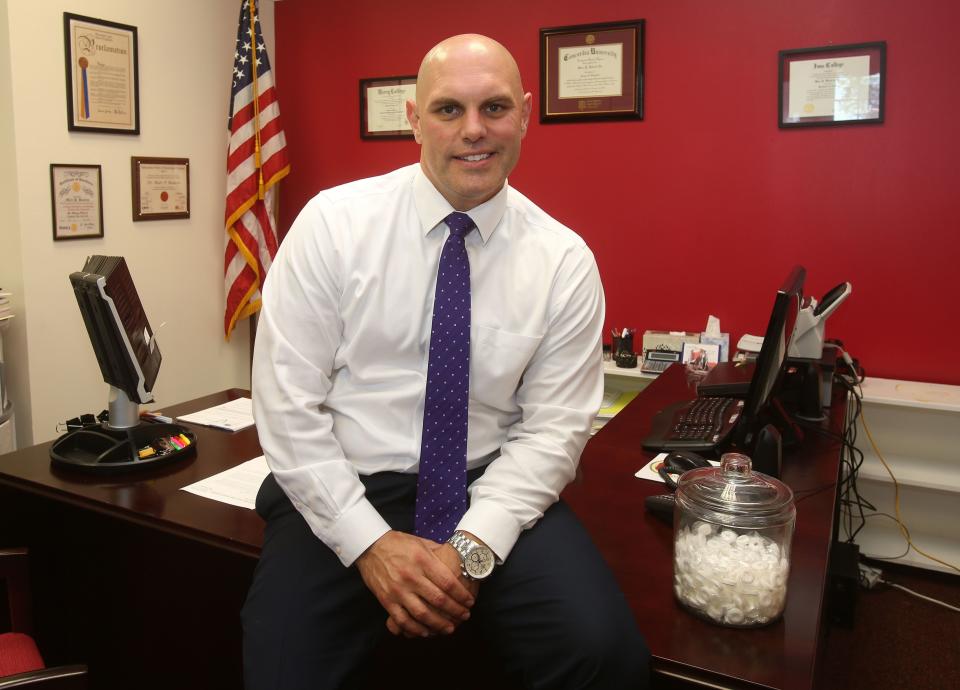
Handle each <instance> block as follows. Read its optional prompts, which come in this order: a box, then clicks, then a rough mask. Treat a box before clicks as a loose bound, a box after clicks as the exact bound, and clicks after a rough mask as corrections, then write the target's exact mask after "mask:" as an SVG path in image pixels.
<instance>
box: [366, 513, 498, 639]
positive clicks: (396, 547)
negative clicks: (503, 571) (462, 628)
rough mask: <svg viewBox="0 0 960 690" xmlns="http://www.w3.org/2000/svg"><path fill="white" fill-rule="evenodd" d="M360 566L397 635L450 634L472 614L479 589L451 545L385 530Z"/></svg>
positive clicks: (390, 627)
mask: <svg viewBox="0 0 960 690" xmlns="http://www.w3.org/2000/svg"><path fill="white" fill-rule="evenodd" d="M356 565H357V569H358V570H359V571H360V575H361V576H362V577H363V581H364V582H365V583H366V585H367V587H368V588H369V589H370V591H371V592H373V594H374V595H375V596H376V597H377V600H378V601H379V602H380V605H381V606H383V608H384V609H385V610H386V611H387V614H388V618H387V629H388V630H389V631H390V632H391V633H393V634H394V635H404V636H406V637H430V636H432V635H437V634H444V635H449V634H450V633H452V632H453V631H454V630H455V629H456V628H457V626H458V625H460V624H461V623H462V622H463V621H465V620H467V619H468V618H469V617H470V608H471V607H472V606H473V604H474V602H475V601H476V598H477V592H478V590H479V588H480V585H479V583H478V582H473V581H471V580H468V579H467V578H465V577H464V576H463V574H462V573H461V570H460V556H459V555H458V554H457V552H456V550H455V549H454V548H453V547H452V546H450V545H449V544H437V543H436V542H433V541H430V540H429V539H422V538H421V537H417V536H414V535H412V534H406V533H405V532H397V531H390V532H387V533H386V534H384V535H383V536H382V537H380V538H379V539H378V540H377V541H375V542H374V543H373V544H372V545H371V546H370V548H368V549H367V550H366V551H364V552H363V554H362V555H361V556H360V557H359V558H358V559H357V560H356Z"/></svg>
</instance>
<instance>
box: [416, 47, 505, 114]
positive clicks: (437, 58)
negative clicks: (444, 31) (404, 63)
mask: <svg viewBox="0 0 960 690" xmlns="http://www.w3.org/2000/svg"><path fill="white" fill-rule="evenodd" d="M479 69H483V70H493V71H495V72H497V73H498V76H499V77H500V78H502V79H504V80H505V81H506V82H507V83H508V84H509V85H510V88H511V90H513V91H514V95H515V96H516V97H517V98H518V99H519V98H521V97H522V96H523V84H522V83H521V81H520V69H519V68H518V67H517V62H516V60H514V59H513V55H511V54H510V51H509V50H507V49H506V48H504V47H503V45H502V44H500V43H498V42H497V41H495V40H493V39H492V38H489V37H487V36H481V35H480V34H460V35H459V36H451V37H450V38H447V39H444V40H443V41H440V43H438V44H437V45H435V46H434V47H433V48H431V49H430V51H429V52H428V53H427V54H426V55H425V56H424V57H423V61H422V62H421V63H420V70H419V71H418V72H417V104H418V105H421V106H422V104H423V98H424V96H425V94H427V93H429V91H430V89H431V88H432V87H433V84H434V81H435V80H436V79H437V78H442V77H443V76H445V75H453V76H454V77H455V75H458V74H460V73H462V72H463V71H476V70H479Z"/></svg>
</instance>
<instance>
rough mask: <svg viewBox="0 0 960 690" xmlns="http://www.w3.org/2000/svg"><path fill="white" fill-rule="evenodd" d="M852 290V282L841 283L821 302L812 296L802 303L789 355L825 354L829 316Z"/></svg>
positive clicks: (812, 355)
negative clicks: (825, 338) (825, 337)
mask: <svg viewBox="0 0 960 690" xmlns="http://www.w3.org/2000/svg"><path fill="white" fill-rule="evenodd" d="M851 292H853V286H852V285H850V283H840V284H839V285H837V286H836V287H834V288H833V289H832V290H830V291H829V292H827V294H826V295H824V296H823V299H822V300H821V301H820V303H819V304H818V303H817V300H816V299H814V298H813V297H810V298H808V299H807V300H806V301H805V302H804V304H803V305H801V309H800V313H799V314H797V320H796V323H795V324H794V327H793V334H792V337H791V338H790V349H789V351H788V352H787V356H788V357H790V358H791V359H812V360H816V359H820V357H822V356H823V339H824V334H823V332H824V327H825V326H826V321H827V317H828V316H830V315H831V314H832V313H833V312H834V311H836V309H837V307H839V306H840V303H841V302H843V301H844V300H845V299H847V297H849V296H850V293H851Z"/></svg>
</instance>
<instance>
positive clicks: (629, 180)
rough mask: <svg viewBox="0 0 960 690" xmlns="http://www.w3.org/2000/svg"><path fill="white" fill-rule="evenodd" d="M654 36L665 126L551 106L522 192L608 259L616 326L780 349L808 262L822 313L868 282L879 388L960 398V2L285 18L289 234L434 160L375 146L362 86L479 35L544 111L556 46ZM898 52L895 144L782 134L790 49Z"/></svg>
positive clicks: (861, 346)
mask: <svg viewBox="0 0 960 690" xmlns="http://www.w3.org/2000/svg"><path fill="white" fill-rule="evenodd" d="M451 8H456V9H451ZM461 8H462V9H461ZM467 8H472V9H467ZM637 18H643V19H646V21H647V25H646V54H645V62H646V66H645V83H646V87H645V90H646V96H645V118H644V120H643V121H642V122H638V121H629V122H611V123H599V124H596V123H584V124H559V125H557V124H552V125H541V124H540V123H539V122H538V120H537V115H536V111H537V106H536V105H535V108H534V110H535V114H534V117H533V118H532V122H531V127H530V129H529V131H528V135H527V138H526V139H525V141H524V151H523V156H522V157H521V161H520V164H519V165H518V167H517V169H516V170H515V171H514V173H513V175H511V178H510V181H511V184H513V185H514V186H515V187H517V188H518V189H520V190H521V191H523V192H524V193H525V194H527V195H528V196H529V197H531V198H532V199H533V200H534V201H535V202H537V203H538V204H539V205H540V206H542V207H544V208H545V209H546V210H547V211H548V212H550V213H551V214H552V215H553V216H554V217H556V218H557V219H558V220H560V221H561V222H563V223H565V224H567V225H569V226H570V227H572V228H573V229H575V230H576V231H577V232H578V233H580V235H581V236H582V237H583V238H584V239H585V240H586V241H587V243H588V244H589V245H590V246H591V247H592V248H593V251H594V253H595V254H596V257H597V261H598V263H599V265H600V272H601V275H602V276H603V281H604V285H605V288H606V294H607V315H608V316H607V321H608V326H617V327H624V326H631V327H635V328H638V329H639V330H641V331H642V330H644V329H648V328H652V329H674V330H677V329H687V330H700V329H702V327H703V325H704V324H705V322H706V319H707V315H708V314H715V315H717V316H718V317H720V319H721V325H722V326H723V330H724V331H729V332H730V333H731V337H732V340H733V342H734V343H735V342H736V340H737V339H738V338H739V337H740V335H741V334H743V333H744V332H749V333H754V334H758V335H762V334H763V330H764V327H765V325H766V319H767V316H768V314H769V309H770V306H771V304H772V300H773V292H774V291H775V289H776V288H777V287H778V286H779V284H780V282H781V281H782V279H783V278H784V277H785V276H786V274H787V272H788V269H789V268H790V266H791V265H792V264H794V263H800V264H803V265H804V266H806V268H807V271H808V278H807V291H808V293H809V294H812V295H814V296H816V297H820V296H822V295H823V294H824V293H825V292H826V291H827V290H828V289H829V288H830V287H832V286H833V285H834V284H836V283H838V282H841V281H843V280H849V281H850V282H851V283H852V284H853V295H851V297H850V298H849V299H848V300H847V301H846V302H845V303H844V304H843V305H842V306H841V307H840V309H839V310H838V311H837V312H836V313H835V314H834V316H833V317H831V319H830V321H829V323H828V327H827V336H828V337H834V338H840V339H842V340H843V341H844V343H845V345H846V347H847V349H848V350H849V351H850V352H851V354H852V355H853V356H855V357H857V358H858V359H860V361H861V363H862V364H863V365H864V366H865V368H866V370H867V372H868V374H872V375H874V376H883V377H890V378H903V379H913V380H923V381H935V382H942V383H953V384H960V364H958V363H957V362H958V358H957V357H955V356H954V357H942V356H936V355H934V354H933V353H936V352H940V353H941V354H942V353H943V352H944V351H945V350H946V351H952V352H953V353H954V354H956V353H958V351H960V347H958V345H957V343H958V342H960V327H958V324H957V322H958V320H960V309H958V308H957V306H956V296H955V295H956V289H955V287H954V286H955V283H956V280H955V278H954V276H953V272H954V271H957V270H958V269H960V266H958V258H960V252H958V247H960V239H958V237H957V229H958V215H960V214H958V210H960V204H958V195H960V185H958V182H960V174H958V167H957V166H958V153H960V151H958V148H960V147H958V143H960V135H958V133H957V127H958V125H957V122H956V119H957V115H958V114H960V89H958V87H957V77H956V74H957V68H958V66H960V41H958V40H957V37H956V27H957V25H958V24H960V5H958V4H957V3H953V2H942V1H936V0H917V1H915V2H912V3H903V2H893V1H888V0H809V1H808V2H805V3H797V2H793V1H792V0H727V1H725V2H709V1H707V0H699V1H698V0H671V1H669V2H668V1H667V0H660V1H654V0H647V1H645V2H643V1H634V2H626V1H624V0H607V1H606V2H602V3H587V2H583V1H582V0H551V1H539V0H530V1H526V2H518V0H486V2H484V3H481V4H478V5H458V4H454V5H451V4H450V3H448V2H436V1H434V0H421V2H419V3H417V4H415V5H409V4H404V3H388V2H377V1H375V0H353V1H352V2H314V1H312V0H284V1H283V2H278V3H277V5H276V22H277V29H276V33H277V39H276V42H277V49H276V50H277V54H276V55H275V56H274V62H275V66H276V72H277V82H278V87H279V91H280V99H281V103H282V106H283V116H284V124H285V129H286V134H287V141H288V142H289V146H290V151H291V154H290V155H291V159H292V166H293V172H292V174H291V175H290V176H289V177H288V178H287V180H285V181H284V182H283V184H282V185H281V186H282V187H283V190H282V197H281V198H282V213H281V225H282V227H283V228H286V227H288V226H289V224H290V223H291V222H292V220H293V218H294V217H295V215H296V213H297V211H298V210H299V209H300V207H301V206H302V205H303V204H304V203H305V202H306V201H307V199H309V198H310V197H311V196H312V195H313V194H314V193H316V192H317V191H319V190H320V189H323V188H325V187H328V186H332V185H335V184H339V183H341V182H345V181H348V180H351V179H355V178H359V177H365V176H369V175H374V174H378V173H381V172H385V171H387V170H390V169H392V168H394V167H397V166H399V165H403V164H406V163H409V162H412V161H414V160H417V158H418V157H419V151H418V147H417V146H416V144H414V143H413V142H412V141H373V142H370V141H363V140H361V139H360V136H359V104H358V100H359V99H358V80H359V79H360V78H363V77H381V76H394V75H402V74H415V73H416V71H417V68H418V66H419V62H420V58H421V57H422V55H423V53H424V52H426V50H427V49H429V48H430V47H431V46H432V45H433V44H435V43H436V42H437V41H439V40H441V39H442V38H445V37H446V36H448V35H452V34H456V33H463V32H467V31H472V32H478V33H484V34H487V35H489V36H492V37H494V38H496V39H497V40H499V41H501V42H502V43H504V44H505V45H506V46H507V47H508V48H510V49H511V50H512V51H513V53H514V55H515V57H516V58H517V62H518V63H519V65H520V70H521V73H522V74H523V76H524V82H525V83H524V86H525V88H527V89H528V90H530V91H532V92H533V96H534V103H535V104H538V103H539V83H538V81H539V77H538V71H539V67H538V33H537V32H538V29H540V28H541V27H549V26H562V25H568V24H581V23H589V22H601V21H614V20H623V19H637ZM876 40H885V41H886V42H887V92H886V122H885V123H884V124H882V125H869V126H867V125H864V126H854V127H826V128H810V129H801V130H786V131H784V130H779V129H778V128H777V126H776V119H777V51H778V50H781V49H788V48H804V47H812V46H821V45H827V44H830V43H833V44H844V43H856V42H865V41H876ZM938 342H940V343H941V344H940V345H938V344H937V343H938ZM927 352H929V353H930V355H927V354H926V353H927Z"/></svg>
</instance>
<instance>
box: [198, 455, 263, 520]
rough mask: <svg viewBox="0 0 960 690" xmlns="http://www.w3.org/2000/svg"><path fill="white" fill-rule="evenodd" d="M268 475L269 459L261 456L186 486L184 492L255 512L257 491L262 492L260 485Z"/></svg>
mask: <svg viewBox="0 0 960 690" xmlns="http://www.w3.org/2000/svg"><path fill="white" fill-rule="evenodd" d="M268 474H270V468H269V467H267V459H266V458H265V457H263V456H262V455H261V456H260V457H259V458H254V459H253V460H247V461H246V462H244V463H242V464H240V465H237V466H236V467H231V468H230V469H229V470H226V471H225V472H221V473H220V474H215V475H213V476H212V477H207V478H206V479H201V480H200V481H199V482H196V483H195V484H191V485H190V486H185V487H183V489H182V490H183V491H189V492H190V493H192V494H196V495H197V496H203V497H204V498H212V499H213V500H214V501H220V502H221V503H229V504H230V505H232V506H239V507H240V508H249V509H250V510H253V509H254V507H255V505H256V501H257V491H259V490H260V485H261V484H263V480H264V479H266V478H267V475H268Z"/></svg>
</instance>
